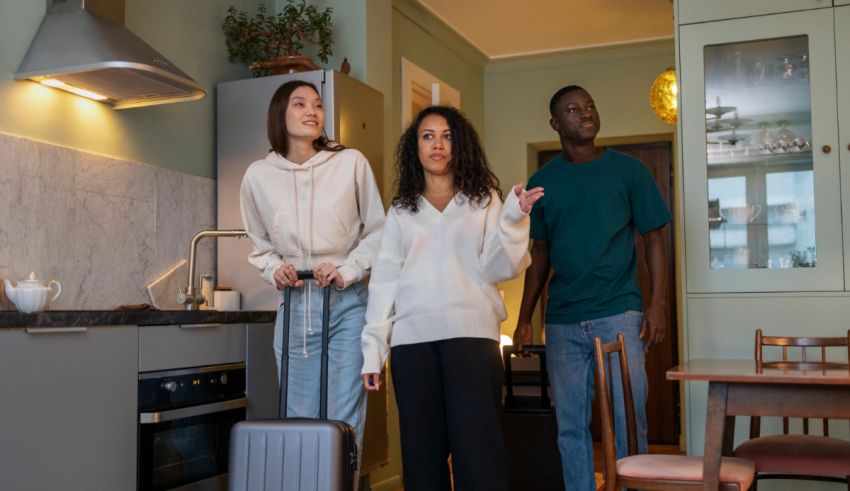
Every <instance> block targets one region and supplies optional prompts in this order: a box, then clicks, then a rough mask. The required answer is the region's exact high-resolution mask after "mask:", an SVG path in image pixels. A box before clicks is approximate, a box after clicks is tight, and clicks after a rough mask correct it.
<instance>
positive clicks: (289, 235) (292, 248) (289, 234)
mask: <svg viewBox="0 0 850 491" xmlns="http://www.w3.org/2000/svg"><path fill="white" fill-rule="evenodd" d="M271 239H272V243H273V244H274V246H275V248H276V249H277V251H278V252H279V253H281V254H282V255H284V256H295V255H298V253H299V252H300V251H301V246H300V243H299V242H298V224H297V222H296V221H295V215H294V214H293V213H289V212H279V213H275V214H274V230H273V231H272V237H271Z"/></svg>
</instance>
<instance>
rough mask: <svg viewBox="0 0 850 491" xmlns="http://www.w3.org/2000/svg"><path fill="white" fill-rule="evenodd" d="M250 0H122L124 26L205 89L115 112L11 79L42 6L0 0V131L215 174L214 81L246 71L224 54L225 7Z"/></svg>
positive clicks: (27, 0)
mask: <svg viewBox="0 0 850 491" xmlns="http://www.w3.org/2000/svg"><path fill="white" fill-rule="evenodd" d="M257 3H258V2H257V1H256V0H181V1H179V2H174V1H171V0H126V12H125V13H126V16H125V17H126V22H125V24H126V26H127V27H128V28H129V29H130V30H131V31H133V32H134V33H135V34H137V35H138V36H139V37H141V38H142V39H144V40H145V41H146V42H147V43H148V44H150V45H151V46H152V47H153V48H154V49H156V50H158V51H159V52H160V53H162V54H163V55H164V56H165V57H166V58H168V59H169V60H170V61H171V62H172V63H174V64H175V65H177V66H178V67H180V69H181V70H183V71H184V72H186V73H187V74H189V76H191V77H192V78H194V79H195V80H197V81H198V82H199V83H200V84H201V85H202V86H203V87H204V89H205V90H206V91H207V97H205V98H204V99H202V100H200V101H193V102H181V103H177V104H169V105H161V106H151V107H145V108H137V109H126V110H123V111H114V110H112V109H109V108H108V107H107V106H104V105H102V104H99V103H96V102H92V101H88V100H86V99H83V98H80V97H77V96H74V95H70V94H67V93H64V92H61V91H58V90H53V89H48V88H46V87H42V86H40V85H38V84H35V83H33V82H29V81H15V80H13V76H14V73H15V72H16V71H17V69H18V66H19V65H20V63H21V60H22V59H23V57H24V55H25V54H26V51H27V48H28V47H29V44H30V41H31V40H32V38H33V36H34V35H35V33H36V31H37V29H38V26H39V25H40V23H41V19H42V18H43V16H44V12H45V2H44V1H41V0H3V1H2V2H0V107H2V108H3V109H2V111H0V133H7V134H11V135H15V136H20V137H24V138H29V139H33V140H38V141H43V142H47V143H52V144H56V145H61V146H66V147H71V148H75V149H78V150H82V151H86V152H91V153H96V154H101V155H108V156H110V157H115V158H120V159H127V160H132V161H135V162H142V163H146V164H151V165H155V166H159V167H165V168H168V169H172V170H176V171H180V172H185V173H188V174H193V175H197V176H202V177H215V104H214V101H215V84H216V83H218V82H221V81H224V80H234V79H239V78H246V77H249V76H250V72H249V71H248V69H247V68H246V67H244V66H242V65H239V64H231V63H230V62H228V61H227V51H226V49H225V47H224V35H223V34H222V32H221V23H222V20H223V19H224V15H225V13H226V10H227V7H228V6H229V5H235V6H236V7H238V8H242V9H247V10H250V11H254V10H255V9H256V5H257Z"/></svg>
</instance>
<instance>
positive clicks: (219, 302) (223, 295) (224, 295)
mask: <svg viewBox="0 0 850 491" xmlns="http://www.w3.org/2000/svg"><path fill="white" fill-rule="evenodd" d="M241 303H242V297H241V295H239V292H237V291H233V290H216V291H215V294H214V295H213V305H215V309H216V310H221V311H233V312H235V311H238V310H241V307H242V306H241Z"/></svg>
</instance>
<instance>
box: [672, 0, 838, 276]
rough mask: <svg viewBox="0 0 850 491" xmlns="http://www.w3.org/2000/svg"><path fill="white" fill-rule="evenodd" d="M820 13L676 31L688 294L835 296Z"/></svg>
mask: <svg viewBox="0 0 850 491" xmlns="http://www.w3.org/2000/svg"><path fill="white" fill-rule="evenodd" d="M833 33H834V29H833V14H832V9H831V8H830V9H817V10H808V11H804V12H794V13H787V14H776V15H765V16H759V17H749V18H744V19H733V20H727V21H719V22H708V23H703V24H693V25H688V26H682V27H681V28H680V36H679V39H680V60H681V63H680V73H679V76H680V83H681V86H682V87H683V90H682V108H681V120H682V123H681V132H682V133H681V135H682V136H681V138H682V142H683V143H682V152H683V154H682V155H683V160H682V161H683V180H684V194H683V196H684V213H685V242H686V244H687V250H686V263H687V289H688V292H689V293H711V292H759V291H764V292H772V291H841V290H843V289H844V272H843V249H842V234H841V206H840V203H841V194H840V193H841V190H840V181H839V169H838V162H839V153H840V152H839V151H838V148H837V145H838V135H837V130H836V125H835V122H836V119H837V117H838V114H837V110H836V105H837V95H836V73H835V39H834V34H833Z"/></svg>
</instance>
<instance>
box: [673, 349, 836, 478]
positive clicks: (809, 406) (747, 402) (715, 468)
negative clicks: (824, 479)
mask: <svg viewBox="0 0 850 491" xmlns="http://www.w3.org/2000/svg"><path fill="white" fill-rule="evenodd" d="M667 380H683V381H707V382H708V403H707V409H706V419H705V448H704V453H703V489H704V490H706V491H708V490H716V489H718V486H719V480H720V458H721V456H730V455H731V454H732V445H733V439H734V435H735V416H793V417H820V418H844V419H847V418H850V371H848V370H847V369H846V368H844V369H825V370H821V369H817V370H799V369H772V368H761V369H759V367H757V365H756V362H755V360H753V359H749V360H741V359H693V360H689V361H687V362H686V363H684V364H681V365H678V366H676V367H673V368H671V369H670V370H668V371H667Z"/></svg>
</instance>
